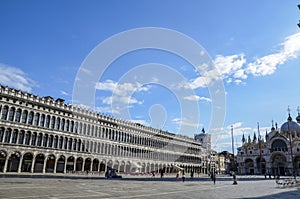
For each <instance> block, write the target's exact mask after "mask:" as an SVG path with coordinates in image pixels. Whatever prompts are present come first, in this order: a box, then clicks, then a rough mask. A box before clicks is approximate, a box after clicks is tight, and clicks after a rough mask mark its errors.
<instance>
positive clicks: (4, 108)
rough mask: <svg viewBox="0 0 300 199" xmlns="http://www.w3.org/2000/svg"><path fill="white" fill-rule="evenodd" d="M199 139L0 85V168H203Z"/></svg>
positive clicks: (203, 150) (42, 170)
mask: <svg viewBox="0 0 300 199" xmlns="http://www.w3.org/2000/svg"><path fill="white" fill-rule="evenodd" d="M206 154H207V149H206V148H204V147H203V146H202V143H201V142H199V141H196V140H194V139H192V138H188V137H186V136H178V135H175V134H172V133H169V132H167V131H161V130H159V129H155V128H152V127H148V126H144V125H141V124H138V123H133V122H130V121H125V120H122V119H116V118H111V117H107V116H105V115H102V114H99V113H96V112H93V111H90V110H86V109H84V108H79V107H76V106H73V105H69V104H66V103H64V100H62V99H56V100H54V99H53V98H52V97H50V96H48V97H39V96H36V95H33V94H30V93H27V92H22V91H20V90H16V89H12V88H8V87H4V86H1V85H0V172H2V173H8V172H14V173H24V172H25V173H26V172H29V173H48V174H51V173H77V172H91V173H104V172H106V171H107V169H116V170H117V171H118V172H120V173H130V172H142V173H149V172H152V171H159V170H160V169H164V171H165V172H166V173H168V172H174V170H175V169H176V168H184V169H185V170H186V171H187V172H189V171H192V170H193V171H194V172H201V169H202V168H201V166H202V160H203V157H205V156H206Z"/></svg>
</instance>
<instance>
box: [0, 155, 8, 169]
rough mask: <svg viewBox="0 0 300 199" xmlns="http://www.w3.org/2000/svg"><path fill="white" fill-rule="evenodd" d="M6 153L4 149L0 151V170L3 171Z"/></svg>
mask: <svg viewBox="0 0 300 199" xmlns="http://www.w3.org/2000/svg"><path fill="white" fill-rule="evenodd" d="M6 156H7V153H6V152H5V151H0V172H4V165H5V160H6Z"/></svg>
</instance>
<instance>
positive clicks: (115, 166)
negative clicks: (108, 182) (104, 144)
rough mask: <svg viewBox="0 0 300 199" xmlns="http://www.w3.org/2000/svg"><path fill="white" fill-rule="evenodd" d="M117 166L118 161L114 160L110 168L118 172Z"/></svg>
mask: <svg viewBox="0 0 300 199" xmlns="http://www.w3.org/2000/svg"><path fill="white" fill-rule="evenodd" d="M119 165H120V163H119V161H118V160H115V161H114V164H113V166H112V168H113V169H115V170H117V171H119Z"/></svg>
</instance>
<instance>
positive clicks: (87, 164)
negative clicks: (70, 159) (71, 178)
mask: <svg viewBox="0 0 300 199" xmlns="http://www.w3.org/2000/svg"><path fill="white" fill-rule="evenodd" d="M91 165H92V160H91V158H86V159H85V160H84V171H90V169H91Z"/></svg>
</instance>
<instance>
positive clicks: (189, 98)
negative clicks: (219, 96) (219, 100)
mask: <svg viewBox="0 0 300 199" xmlns="http://www.w3.org/2000/svg"><path fill="white" fill-rule="evenodd" d="M184 99H186V100H190V101H207V102H211V99H210V98H207V97H201V96H198V95H190V96H187V97H184Z"/></svg>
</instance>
